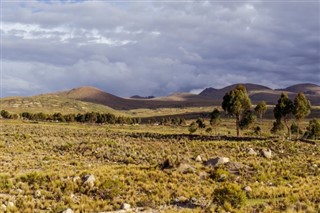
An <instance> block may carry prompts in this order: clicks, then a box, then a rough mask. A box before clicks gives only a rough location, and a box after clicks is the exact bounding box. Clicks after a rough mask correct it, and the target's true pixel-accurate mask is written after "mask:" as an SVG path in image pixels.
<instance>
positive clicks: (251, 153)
mask: <svg viewBox="0 0 320 213" xmlns="http://www.w3.org/2000/svg"><path fill="white" fill-rule="evenodd" d="M247 155H254V156H256V155H257V152H256V151H254V150H253V149H252V148H249V149H248V150H247Z"/></svg>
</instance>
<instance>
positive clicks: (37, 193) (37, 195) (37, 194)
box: [34, 190, 41, 198]
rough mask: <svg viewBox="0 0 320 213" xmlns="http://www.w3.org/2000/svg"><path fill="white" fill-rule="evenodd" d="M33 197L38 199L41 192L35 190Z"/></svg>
mask: <svg viewBox="0 0 320 213" xmlns="http://www.w3.org/2000/svg"><path fill="white" fill-rule="evenodd" d="M34 197H36V198H40V197H41V192H40V190H37V191H36V192H35V193H34Z"/></svg>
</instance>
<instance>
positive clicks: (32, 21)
mask: <svg viewBox="0 0 320 213" xmlns="http://www.w3.org/2000/svg"><path fill="white" fill-rule="evenodd" d="M1 51H2V56H1V59H2V60H1V68H2V69H1V71H2V73H1V74H2V78H1V86H2V97H6V96H20V95H35V94H40V93H47V92H54V91H61V90H68V89H72V88H76V87H81V86H94V87H98V88H100V89H102V90H104V91H106V92H109V93H112V94H115V95H118V96H122V97H129V96H132V95H142V96H148V95H154V96H164V95H169V94H171V93H174V92H193V93H196V92H199V91H201V90H202V89H204V88H207V87H214V88H222V87H224V86H228V85H230V84H234V83H256V84H262V85H265V86H269V87H271V88H284V87H286V86H290V85H293V84H297V83H316V84H319V83H320V2H319V1H318V0H315V1H310V0H304V1H294V0H282V1H281V0H261V1H260V0H256V1H245V0H244V1H242V0H234V1H228V0H223V1H204V0H203V1H202V0H197V1H178V0H175V1H161V0H160V1H144V0H139V1H129V0H127V1H107V0H105V1H76V0H73V1H68V0H61V1H49V0H46V1H27V0H24V1H16V0H2V1H1Z"/></svg>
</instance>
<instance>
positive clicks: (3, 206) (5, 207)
mask: <svg viewBox="0 0 320 213" xmlns="http://www.w3.org/2000/svg"><path fill="white" fill-rule="evenodd" d="M0 209H1V210H2V211H3V212H5V211H7V206H6V205H4V204H2V205H1V208H0Z"/></svg>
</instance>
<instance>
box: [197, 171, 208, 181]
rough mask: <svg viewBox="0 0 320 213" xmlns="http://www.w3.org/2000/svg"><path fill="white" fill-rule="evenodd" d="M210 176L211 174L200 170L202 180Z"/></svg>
mask: <svg viewBox="0 0 320 213" xmlns="http://www.w3.org/2000/svg"><path fill="white" fill-rule="evenodd" d="M208 176H209V175H208V173H207V172H200V173H199V177H200V179H201V180H204V179H206V178H207V177H208Z"/></svg>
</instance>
